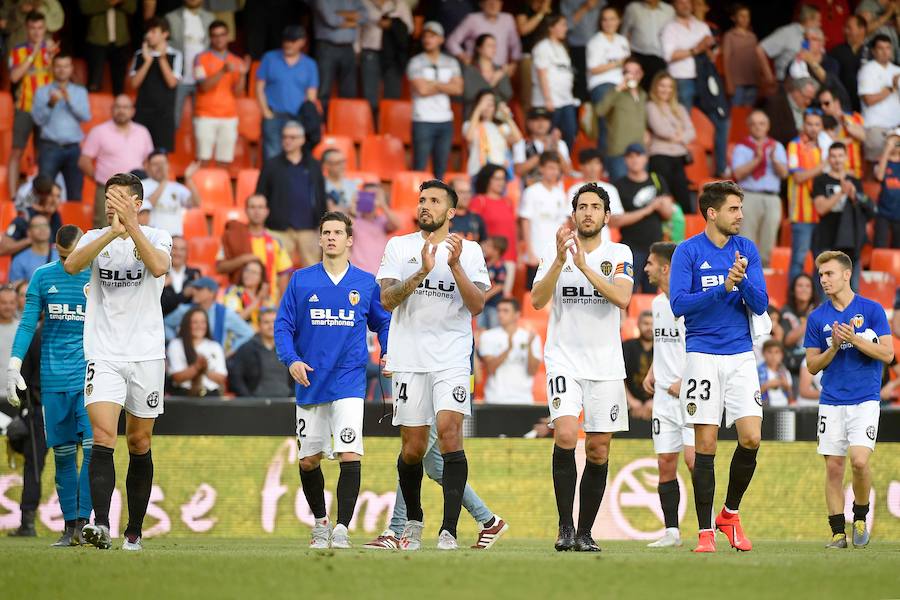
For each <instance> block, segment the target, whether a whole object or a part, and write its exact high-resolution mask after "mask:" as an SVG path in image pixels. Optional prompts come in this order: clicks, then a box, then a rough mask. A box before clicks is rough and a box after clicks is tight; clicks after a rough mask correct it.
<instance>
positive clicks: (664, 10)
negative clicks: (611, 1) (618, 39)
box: [622, 0, 675, 89]
mask: <svg viewBox="0 0 900 600" xmlns="http://www.w3.org/2000/svg"><path fill="white" fill-rule="evenodd" d="M674 18H675V10H674V9H673V8H672V5H670V4H668V3H666V2H661V0H638V1H637V2H631V3H629V4H628V6H626V7H625V14H624V15H622V35H624V36H625V37H626V38H628V43H629V44H630V45H631V55H632V56H633V57H634V58H635V59H636V60H637V61H638V64H639V65H640V66H641V76H642V77H643V80H642V81H641V84H642V85H643V86H644V89H650V81H651V80H652V79H653V77H654V76H655V75H656V74H657V73H658V72H660V71H662V70H664V69H665V68H666V60H665V59H664V58H663V48H662V44H661V43H660V34H661V32H662V29H663V27H664V26H665V25H666V23H668V22H670V21H671V20H672V19H674Z"/></svg>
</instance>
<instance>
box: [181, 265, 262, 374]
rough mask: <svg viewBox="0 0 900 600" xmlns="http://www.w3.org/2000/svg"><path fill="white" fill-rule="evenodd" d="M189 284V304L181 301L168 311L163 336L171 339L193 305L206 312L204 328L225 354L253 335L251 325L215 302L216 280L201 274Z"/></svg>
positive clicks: (229, 353)
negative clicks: (191, 290)
mask: <svg viewBox="0 0 900 600" xmlns="http://www.w3.org/2000/svg"><path fill="white" fill-rule="evenodd" d="M191 287H192V288H193V292H192V296H191V300H192V301H193V304H182V305H181V306H179V307H178V308H176V309H175V310H174V311H172V312H171V313H169V314H168V315H167V316H166V318H165V319H163V323H165V326H166V339H167V340H172V339H174V338H175V337H176V333H177V331H178V330H179V329H180V327H181V325H182V323H183V322H184V321H183V319H184V316H185V315H186V314H187V313H188V312H189V311H191V310H192V309H194V308H200V309H202V310H203V312H205V313H206V317H207V322H208V330H209V332H210V335H211V337H212V339H213V340H214V341H215V342H217V343H219V344H221V346H222V347H223V348H225V356H226V357H227V356H230V355H231V354H233V353H234V352H235V351H236V350H237V349H238V348H240V347H241V346H242V345H243V344H244V343H246V342H247V340H249V339H250V338H252V337H253V333H254V332H253V329H252V328H251V327H250V325H248V324H247V322H246V321H244V320H243V319H242V318H241V317H240V315H238V314H237V313H236V312H234V311H233V310H231V309H230V308H227V307H226V306H225V305H223V304H220V303H218V302H216V294H217V293H218V291H219V284H217V283H216V282H215V280H214V279H212V278H211V277H201V278H199V279H195V280H194V281H192V282H191Z"/></svg>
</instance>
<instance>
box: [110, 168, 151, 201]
mask: <svg viewBox="0 0 900 600" xmlns="http://www.w3.org/2000/svg"><path fill="white" fill-rule="evenodd" d="M114 185H117V186H121V187H127V188H128V192H129V193H130V194H131V195H132V196H137V199H138V200H143V199H144V186H143V185H141V180H140V178H138V176H137V175H133V174H132V173H116V174H115V175H113V176H112V177H110V178H109V179H107V180H106V185H105V186H104V188H103V191H104V192H108V191H109V188H111V187H112V186H114Z"/></svg>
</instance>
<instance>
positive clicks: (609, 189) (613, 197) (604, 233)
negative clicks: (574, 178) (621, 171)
mask: <svg viewBox="0 0 900 600" xmlns="http://www.w3.org/2000/svg"><path fill="white" fill-rule="evenodd" d="M586 183H588V182H587V181H579V182H578V183H575V184H572V186H571V187H569V190H568V191H567V192H566V197H567V198H569V199H572V198H574V197H575V192H577V191H578V188H580V187H581V186H583V185H584V184H586ZM591 183H593V184H595V185H599V186H600V187H601V188H603V189H604V190H606V193H607V194H609V214H611V215H622V214H625V207H623V206H622V198H621V197H619V190H617V189H616V186H614V185H613V184H611V183H607V182H605V181H593V182H591ZM600 241H601V242H607V241H609V242H611V241H612V238H611V237H610V233H609V226H608V225H607V226H605V227H603V229H601V230H600Z"/></svg>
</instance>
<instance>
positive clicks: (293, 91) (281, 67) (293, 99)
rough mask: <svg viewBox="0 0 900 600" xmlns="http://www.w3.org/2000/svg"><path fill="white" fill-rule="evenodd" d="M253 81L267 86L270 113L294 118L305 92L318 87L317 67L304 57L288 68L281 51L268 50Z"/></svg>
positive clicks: (302, 55) (303, 55)
mask: <svg viewBox="0 0 900 600" xmlns="http://www.w3.org/2000/svg"><path fill="white" fill-rule="evenodd" d="M256 78H257V80H259V81H265V82H266V88H265V89H266V101H267V102H268V103H269V108H270V109H272V112H274V113H286V114H289V115H296V114H297V113H298V112H300V105H301V104H303V101H304V100H306V92H307V90H309V89H310V88H318V87H319V67H318V66H317V65H316V61H314V60H313V59H311V58H310V57H308V56H307V55H305V54H301V55H300V58H299V60H297V62H295V63H294V64H293V65H289V64H287V62H285V60H284V53H283V52H282V51H281V50H270V51H269V52H266V53H265V54H263V57H262V62H261V63H260V65H259V69H258V70H257V71H256Z"/></svg>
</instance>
